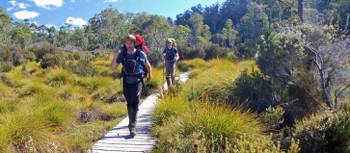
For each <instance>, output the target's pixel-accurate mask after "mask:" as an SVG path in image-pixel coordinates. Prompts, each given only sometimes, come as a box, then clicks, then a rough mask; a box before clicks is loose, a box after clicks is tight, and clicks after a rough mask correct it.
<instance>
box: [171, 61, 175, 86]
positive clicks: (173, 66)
mask: <svg viewBox="0 0 350 153" xmlns="http://www.w3.org/2000/svg"><path fill="white" fill-rule="evenodd" d="M171 68H172V70H171V81H172V83H173V85H175V84H176V83H175V70H176V62H174V63H173V64H172V67H171Z"/></svg>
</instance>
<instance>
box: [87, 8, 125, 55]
mask: <svg viewBox="0 0 350 153" xmlns="http://www.w3.org/2000/svg"><path fill="white" fill-rule="evenodd" d="M87 29H88V32H89V38H90V39H89V44H91V43H93V42H96V41H97V42H98V44H99V46H95V47H101V48H115V47H117V46H118V45H119V44H120V43H121V40H122V38H124V37H125V36H126V35H127V34H129V31H130V29H131V27H130V26H129V24H128V23H127V22H125V18H124V16H123V15H122V14H121V13H119V12H118V11H116V10H113V9H111V8H108V9H105V10H103V11H102V12H101V13H99V14H96V15H95V16H93V17H92V18H91V19H90V20H89V25H88V27H87ZM91 35H94V36H91ZM89 48H94V47H89ZM94 49H96V48H94Z"/></svg>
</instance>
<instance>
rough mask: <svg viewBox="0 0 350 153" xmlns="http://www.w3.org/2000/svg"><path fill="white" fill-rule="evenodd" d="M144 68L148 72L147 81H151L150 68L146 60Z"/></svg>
mask: <svg viewBox="0 0 350 153" xmlns="http://www.w3.org/2000/svg"><path fill="white" fill-rule="evenodd" d="M145 67H146V70H147V72H148V75H147V81H151V79H152V66H151V64H150V63H149V61H148V60H146V61H145Z"/></svg>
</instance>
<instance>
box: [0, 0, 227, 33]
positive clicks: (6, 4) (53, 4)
mask: <svg viewBox="0 0 350 153" xmlns="http://www.w3.org/2000/svg"><path fill="white" fill-rule="evenodd" d="M223 1H224V0H0V6H1V7H2V8H3V9H4V10H6V11H7V12H8V14H9V15H10V16H11V17H12V18H13V19H14V20H15V21H23V20H24V19H29V22H31V23H36V24H40V25H41V24H43V25H46V26H55V27H59V26H62V25H64V24H65V23H67V24H71V25H73V26H78V27H81V26H84V25H86V24H87V21H88V20H89V19H90V18H91V17H92V16H94V15H95V14H97V13H99V12H101V10H103V9H105V8H109V7H112V8H114V9H117V10H118V11H120V12H122V13H126V12H132V13H139V12H147V13H150V14H157V15H162V16H165V17H171V18H172V19H175V17H176V15H177V14H180V13H183V12H184V11H186V10H188V9H190V8H191V7H192V6H195V5H197V4H202V6H209V5H212V4H215V3H222V2H223Z"/></svg>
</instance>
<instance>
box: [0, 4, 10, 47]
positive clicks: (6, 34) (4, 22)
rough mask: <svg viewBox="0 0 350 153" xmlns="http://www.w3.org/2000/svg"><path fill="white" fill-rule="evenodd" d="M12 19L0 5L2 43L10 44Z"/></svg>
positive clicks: (0, 36)
mask: <svg viewBox="0 0 350 153" xmlns="http://www.w3.org/2000/svg"><path fill="white" fill-rule="evenodd" d="M11 27H12V25H11V19H10V17H9V16H8V14H7V13H6V12H5V11H4V10H3V9H2V8H1V7H0V33H1V35H0V43H5V44H9V43H10V42H9V41H10V30H11Z"/></svg>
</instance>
